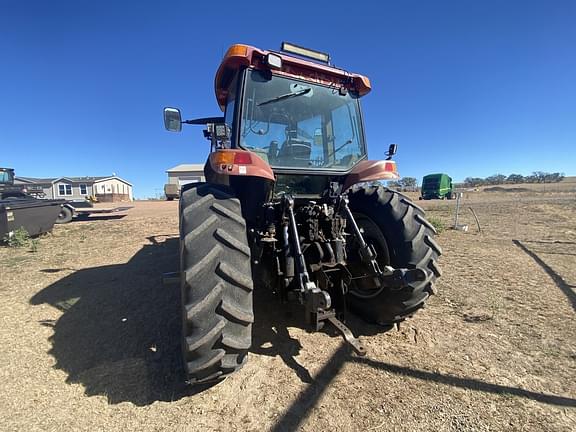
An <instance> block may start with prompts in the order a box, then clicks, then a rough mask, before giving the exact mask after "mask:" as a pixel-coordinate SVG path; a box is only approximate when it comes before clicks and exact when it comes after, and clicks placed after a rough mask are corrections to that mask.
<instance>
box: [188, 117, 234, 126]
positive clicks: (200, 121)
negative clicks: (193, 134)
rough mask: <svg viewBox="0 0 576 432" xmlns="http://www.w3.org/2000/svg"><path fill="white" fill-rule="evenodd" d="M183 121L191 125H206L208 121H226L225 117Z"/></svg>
mask: <svg viewBox="0 0 576 432" xmlns="http://www.w3.org/2000/svg"><path fill="white" fill-rule="evenodd" d="M181 123H184V124H191V125H205V124H208V123H224V117H204V118H197V119H193V120H183V121H182V122H181Z"/></svg>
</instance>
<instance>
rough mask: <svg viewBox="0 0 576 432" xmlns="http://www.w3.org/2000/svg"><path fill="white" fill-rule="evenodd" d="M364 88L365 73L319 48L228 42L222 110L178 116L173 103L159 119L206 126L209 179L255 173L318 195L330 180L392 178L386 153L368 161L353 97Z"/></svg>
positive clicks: (281, 188)
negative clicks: (341, 64) (264, 47)
mask: <svg viewBox="0 0 576 432" xmlns="http://www.w3.org/2000/svg"><path fill="white" fill-rule="evenodd" d="M370 89H371V86H370V81H369V80H368V78H367V77H365V76H362V75H358V74H354V73H350V72H347V71H344V70H342V69H338V68H336V67H334V66H332V65H331V64H330V60H329V56H328V55H327V54H324V53H321V52H318V51H314V50H310V49H307V48H302V47H298V46H295V45H293V44H288V43H283V45H282V52H276V51H266V50H261V49H258V48H254V47H251V46H248V45H233V46H231V47H230V48H229V49H228V51H227V52H226V54H225V56H224V59H223V60H222V63H221V64H220V67H219V68H218V71H217V73H216V79H215V92H216V99H217V101H218V105H219V106H220V109H221V110H222V111H223V113H224V116H223V117H221V118H215V117H211V118H206V119H195V120H184V121H182V119H181V116H180V112H179V110H178V109H175V108H166V109H165V110H164V122H165V126H166V129H168V130H171V131H180V130H181V124H182V123H185V124H207V130H206V131H205V136H206V137H207V138H209V139H210V140H211V141H212V152H211V154H210V159H209V162H208V163H207V165H206V169H205V173H206V178H209V179H212V181H217V182H225V183H228V182H232V181H237V180H229V181H228V180H226V179H224V177H226V178H229V177H238V176H246V177H258V178H261V179H262V178H263V179H265V180H269V181H271V182H273V183H275V187H274V189H275V193H283V192H290V193H293V194H297V195H301V194H302V193H305V194H306V195H309V196H312V195H314V196H317V195H319V194H321V193H323V191H325V190H326V189H327V188H328V187H329V185H330V184H331V183H334V182H336V183H339V184H340V185H341V187H344V188H346V187H350V186H351V185H352V184H354V183H358V182H366V181H375V180H392V179H396V178H398V177H399V176H398V173H397V171H396V164H395V162H394V161H391V160H390V158H388V159H387V160H386V161H368V160H367V150H366V140H365V136H364V127H363V121H362V113H361V109H360V98H361V97H362V96H364V95H366V94H367V93H368V92H370ZM394 149H395V146H394ZM394 151H395V150H394Z"/></svg>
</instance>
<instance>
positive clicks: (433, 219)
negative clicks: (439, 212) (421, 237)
mask: <svg viewBox="0 0 576 432" xmlns="http://www.w3.org/2000/svg"><path fill="white" fill-rule="evenodd" d="M427 219H428V222H430V223H431V224H432V226H433V227H434V228H436V231H437V232H438V234H440V233H441V232H442V231H444V230H445V229H446V225H445V224H444V222H443V221H442V220H441V219H438V218H437V217H434V216H430V217H428V218H427Z"/></svg>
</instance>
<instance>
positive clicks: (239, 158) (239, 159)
mask: <svg viewBox="0 0 576 432" xmlns="http://www.w3.org/2000/svg"><path fill="white" fill-rule="evenodd" d="M234 163H235V164H239V165H250V164H251V163H252V158H251V157H250V153H236V154H235V155H234Z"/></svg>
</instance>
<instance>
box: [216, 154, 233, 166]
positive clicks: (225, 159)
mask: <svg viewBox="0 0 576 432" xmlns="http://www.w3.org/2000/svg"><path fill="white" fill-rule="evenodd" d="M214 162H216V163H217V164H218V165H230V164H232V163H234V153H233V152H227V151H217V152H216V154H215V155H214Z"/></svg>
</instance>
